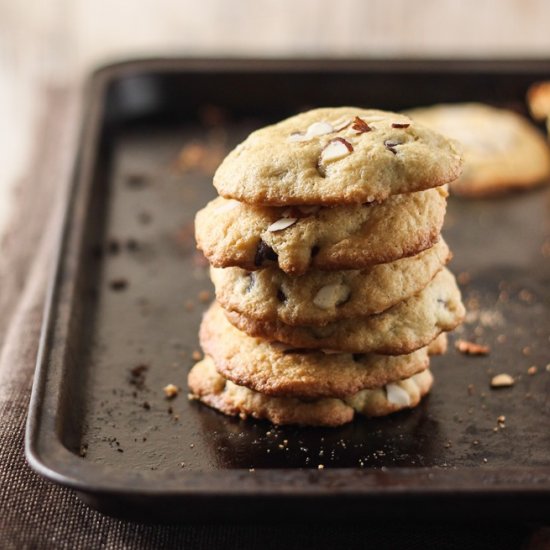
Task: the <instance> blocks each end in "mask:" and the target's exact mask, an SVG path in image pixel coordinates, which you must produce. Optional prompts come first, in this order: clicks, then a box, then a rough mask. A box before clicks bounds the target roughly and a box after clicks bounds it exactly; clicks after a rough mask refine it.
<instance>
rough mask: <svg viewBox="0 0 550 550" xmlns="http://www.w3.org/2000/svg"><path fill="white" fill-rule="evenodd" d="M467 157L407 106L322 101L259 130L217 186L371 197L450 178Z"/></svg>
mask: <svg viewBox="0 0 550 550" xmlns="http://www.w3.org/2000/svg"><path fill="white" fill-rule="evenodd" d="M461 165H462V161H461V157H460V153H459V150H458V148H457V147H456V145H455V144H454V143H453V142H452V141H450V140H448V139H447V138H445V137H443V136H442V135H440V134H438V133H436V132H433V131H432V130H430V129H428V128H426V127H424V126H422V125H421V124H418V123H417V122H414V121H412V120H410V119H409V118H408V117H406V116H404V115H402V114H397V113H391V112H385V111H378V110H374V109H361V108H358V107H337V108H322V109H314V110H312V111H308V112H305V113H301V114H299V115H296V116H293V117H290V118H288V119H286V120H283V121H282V122H279V123H278V124H274V125H272V126H267V127H265V128H262V129H260V130H257V131H256V132H253V133H252V134H251V135H250V136H249V137H248V138H247V139H246V140H245V141H244V142H243V143H241V144H240V145H238V146H237V147H236V148H235V149H234V150H233V151H232V152H231V153H229V155H228V156H227V157H226V158H225V160H224V161H223V162H222V164H221V165H220V167H219V168H218V170H217V171H216V173H215V175H214V186H215V187H216V189H217V190H218V192H219V194H220V195H221V196H223V197H226V198H228V199H237V200H239V201H242V202H246V203H249V204H263V205H272V206H281V205H286V206H288V205H327V206H329V205H344V204H363V203H367V202H373V201H382V200H385V199H387V198H388V197H390V196H391V195H396V194H400V193H411V192H414V191H421V190H424V189H429V188H431V187H437V186H440V185H444V184H446V183H448V182H450V181H453V180H454V179H456V178H457V177H458V176H459V174H460V171H461Z"/></svg>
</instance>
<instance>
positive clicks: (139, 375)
mask: <svg viewBox="0 0 550 550" xmlns="http://www.w3.org/2000/svg"><path fill="white" fill-rule="evenodd" d="M148 369H149V367H148V365H137V366H135V367H134V368H132V369H130V384H132V386H135V387H136V389H138V390H142V389H143V388H144V386H145V374H146V373H147V370H148Z"/></svg>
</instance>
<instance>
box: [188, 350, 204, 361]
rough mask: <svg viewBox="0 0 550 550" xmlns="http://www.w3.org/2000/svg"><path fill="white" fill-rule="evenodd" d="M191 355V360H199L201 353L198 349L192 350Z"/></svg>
mask: <svg viewBox="0 0 550 550" xmlns="http://www.w3.org/2000/svg"><path fill="white" fill-rule="evenodd" d="M191 357H192V359H193V361H200V360H201V359H202V353H201V352H200V351H199V350H198V349H196V350H193V353H192V354H191Z"/></svg>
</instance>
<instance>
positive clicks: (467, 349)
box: [455, 340, 491, 355]
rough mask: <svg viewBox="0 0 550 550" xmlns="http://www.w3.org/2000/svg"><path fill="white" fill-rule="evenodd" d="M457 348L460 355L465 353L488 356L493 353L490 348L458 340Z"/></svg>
mask: <svg viewBox="0 0 550 550" xmlns="http://www.w3.org/2000/svg"><path fill="white" fill-rule="evenodd" d="M455 347H456V349H457V350H458V351H460V353H464V354H465V355H488V354H489V352H490V351H491V348H490V347H489V346H485V345H483V344H476V343H475V342H469V341H468V340H457V341H456V343H455Z"/></svg>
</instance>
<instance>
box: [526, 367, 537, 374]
mask: <svg viewBox="0 0 550 550" xmlns="http://www.w3.org/2000/svg"><path fill="white" fill-rule="evenodd" d="M537 371H538V368H537V367H536V365H531V366H530V367H529V368H528V369H527V374H528V375H529V376H533V375H534V374H537Z"/></svg>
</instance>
